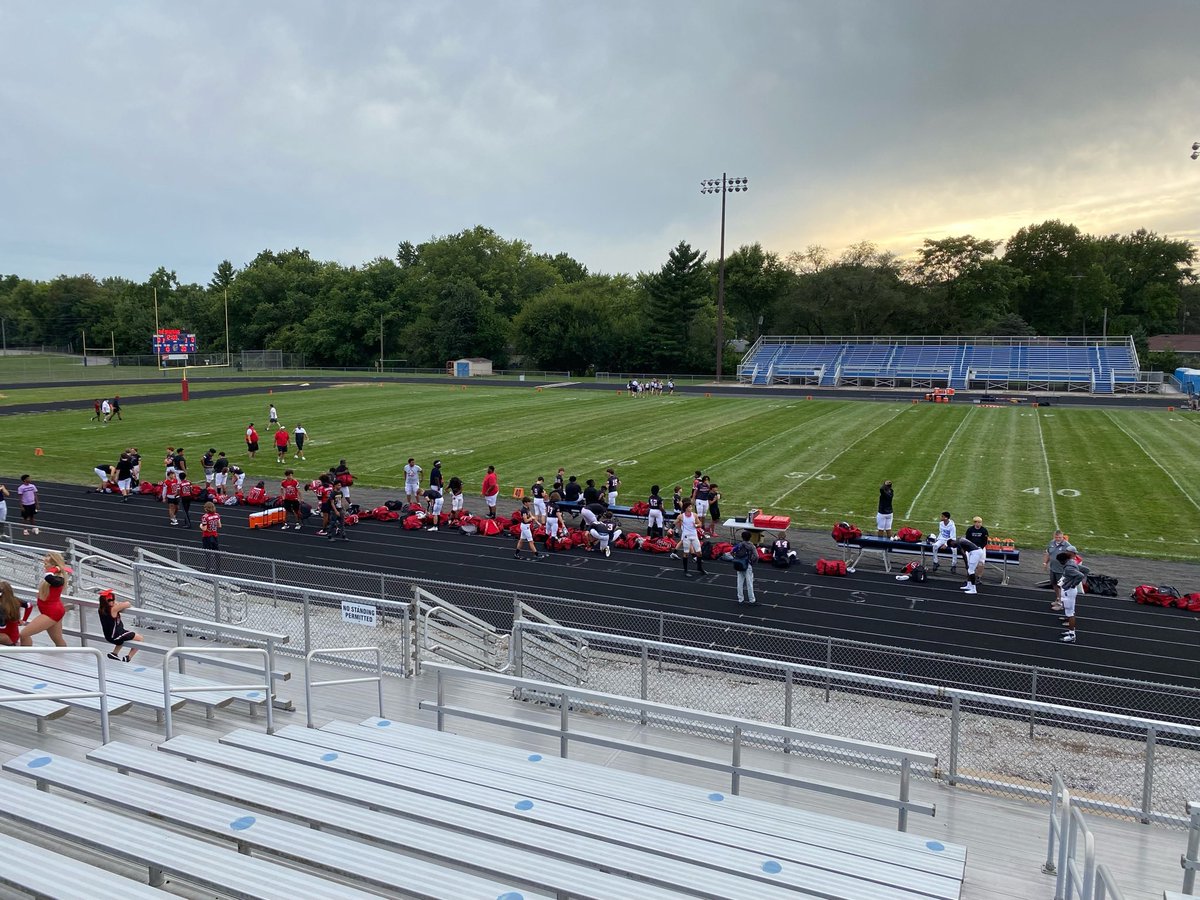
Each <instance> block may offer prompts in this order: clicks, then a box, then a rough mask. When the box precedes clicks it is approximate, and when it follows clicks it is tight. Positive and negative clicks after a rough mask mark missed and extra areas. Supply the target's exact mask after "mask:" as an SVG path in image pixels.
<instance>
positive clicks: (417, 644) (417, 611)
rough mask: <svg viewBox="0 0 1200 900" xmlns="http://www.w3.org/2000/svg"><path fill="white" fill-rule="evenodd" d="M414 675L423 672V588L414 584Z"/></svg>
mask: <svg viewBox="0 0 1200 900" xmlns="http://www.w3.org/2000/svg"><path fill="white" fill-rule="evenodd" d="M411 624H412V629H413V631H412V635H413V676H414V677H416V676H417V675H420V674H421V635H420V630H421V589H420V588H419V587H417V586H416V585H415V584H414V585H412V623H411Z"/></svg>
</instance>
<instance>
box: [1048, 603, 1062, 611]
mask: <svg viewBox="0 0 1200 900" xmlns="http://www.w3.org/2000/svg"><path fill="white" fill-rule="evenodd" d="M1050 611H1051V612H1062V611H1063V605H1062V604H1061V603H1051V604H1050Z"/></svg>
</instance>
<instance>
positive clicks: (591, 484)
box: [583, 478, 600, 506]
mask: <svg viewBox="0 0 1200 900" xmlns="http://www.w3.org/2000/svg"><path fill="white" fill-rule="evenodd" d="M599 500H600V489H599V488H598V487H596V481H595V479H593V478H589V479H588V480H587V484H586V485H585V486H584V488H583V504H584V506H588V505H590V504H592V503H597V502H599Z"/></svg>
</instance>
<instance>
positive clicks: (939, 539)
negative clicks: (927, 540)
mask: <svg viewBox="0 0 1200 900" xmlns="http://www.w3.org/2000/svg"><path fill="white" fill-rule="evenodd" d="M937 530H938V532H937V536H936V537H934V536H933V535H931V537H933V547H932V550H933V571H935V572H936V571H937V570H938V569H939V568H940V567H941V563H939V562H938V551H939V550H941V549H942V548H943V547H949V548H950V571H951V572H953V571H955V570H956V569H957V568H958V546H957V541H958V526H957V525H955V524H954V520H953V519H952V518H950V513H949V512H944V513H942V518H941V521H939V522H938V524H937Z"/></svg>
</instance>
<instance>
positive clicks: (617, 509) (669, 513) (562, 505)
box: [558, 497, 679, 522]
mask: <svg viewBox="0 0 1200 900" xmlns="http://www.w3.org/2000/svg"><path fill="white" fill-rule="evenodd" d="M670 499H671V498H670V497H664V498H663V503H664V504H666V503H668V502H670ZM583 506H584V503H583V500H559V501H558V508H559V509H560V510H562V511H563V512H565V513H567V512H569V513H578V512H579V510H581V509H582V508H583ZM607 508H608V511H609V512H611V513H612V514H613V515H614V516H619V517H620V518H623V519H637V520H638V521H639V522H645V521H646V516H645V515H644V514H643V515H639V514H637V513H635V512H631V511H630V510H631V507H628V506H621V505H620V504H614V505H612V506H609V507H607ZM677 515H679V513H677V512H675V510H673V509H665V508H664V509H663V521H664V522H670V521H672V520H673V519H674V518H675V517H676V516H677Z"/></svg>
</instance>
